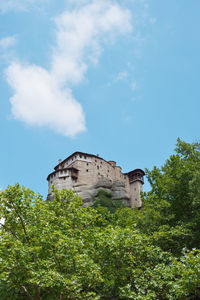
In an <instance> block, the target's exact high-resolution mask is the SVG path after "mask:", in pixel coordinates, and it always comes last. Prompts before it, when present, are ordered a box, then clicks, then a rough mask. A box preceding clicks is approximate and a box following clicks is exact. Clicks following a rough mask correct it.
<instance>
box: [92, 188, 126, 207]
mask: <svg viewBox="0 0 200 300" xmlns="http://www.w3.org/2000/svg"><path fill="white" fill-rule="evenodd" d="M99 206H101V207H106V208H107V209H108V210H109V212H111V213H114V212H115V211H116V210H117V209H118V208H122V207H125V206H124V204H123V202H122V201H121V200H113V199H112V193H111V192H108V191H106V190H103V189H101V190H99V191H98V193H97V196H96V197H95V198H94V203H93V207H94V208H97V207H99Z"/></svg>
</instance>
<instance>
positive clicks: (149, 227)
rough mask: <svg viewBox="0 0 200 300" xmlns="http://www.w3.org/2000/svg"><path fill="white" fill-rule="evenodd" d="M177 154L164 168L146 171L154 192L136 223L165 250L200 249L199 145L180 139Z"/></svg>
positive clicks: (137, 214)
mask: <svg viewBox="0 0 200 300" xmlns="http://www.w3.org/2000/svg"><path fill="white" fill-rule="evenodd" d="M175 152H176V153H175V154H174V155H171V156H170V158H169V159H168V160H167V161H166V162H165V164H164V165H163V166H162V167H161V168H157V167H154V168H153V170H152V171H149V170H146V174H147V178H148V180H149V182H150V184H151V191H150V192H149V193H147V195H146V196H144V197H143V209H142V210H141V211H136V210H135V211H134V212H133V215H134V216H133V220H134V221H133V222H134V224H136V228H137V229H139V230H140V231H141V232H143V233H146V234H148V235H151V238H152V239H153V240H154V242H155V243H156V244H157V245H159V246H161V247H162V249H164V250H166V251H171V252H172V253H174V254H176V255H179V254H180V253H181V251H182V248H183V247H187V248H189V249H192V248H194V247H195V248H200V239H199V231H200V144H199V143H192V144H189V143H185V142H183V141H181V140H180V139H178V141H177V145H176V149H175Z"/></svg>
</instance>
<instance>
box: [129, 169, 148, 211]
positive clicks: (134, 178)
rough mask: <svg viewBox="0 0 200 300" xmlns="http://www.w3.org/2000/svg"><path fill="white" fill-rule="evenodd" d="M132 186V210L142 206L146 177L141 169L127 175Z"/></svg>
mask: <svg viewBox="0 0 200 300" xmlns="http://www.w3.org/2000/svg"><path fill="white" fill-rule="evenodd" d="M127 175H128V178H129V184H130V205H131V208H134V207H138V208H140V207H141V206H142V200H141V195H140V193H141V192H142V186H143V184H144V178H143V176H144V175H145V173H144V171H143V170H141V169H135V170H133V171H131V172H129V173H127Z"/></svg>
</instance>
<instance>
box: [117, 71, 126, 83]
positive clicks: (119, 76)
mask: <svg viewBox="0 0 200 300" xmlns="http://www.w3.org/2000/svg"><path fill="white" fill-rule="evenodd" d="M127 76H128V73H127V72H126V71H122V72H119V73H118V74H117V77H116V80H115V81H121V80H125V79H126V78H127Z"/></svg>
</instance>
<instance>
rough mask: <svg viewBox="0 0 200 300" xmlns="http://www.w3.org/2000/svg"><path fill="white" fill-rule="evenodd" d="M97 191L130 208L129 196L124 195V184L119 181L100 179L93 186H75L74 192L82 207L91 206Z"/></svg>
mask: <svg viewBox="0 0 200 300" xmlns="http://www.w3.org/2000/svg"><path fill="white" fill-rule="evenodd" d="M99 190H105V191H107V192H110V193H112V200H116V201H118V200H122V201H123V203H124V204H125V205H126V206H130V201H129V196H128V194H127V193H126V189H125V184H124V183H123V182H120V181H113V182H111V181H110V180H106V179H105V178H104V179H100V180H99V181H98V182H97V183H96V184H95V185H91V186H88V185H75V186H74V191H75V193H77V194H78V195H79V196H80V197H81V198H82V200H83V204H84V206H88V205H92V203H93V200H94V198H95V197H96V196H97V194H98V191H99Z"/></svg>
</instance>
